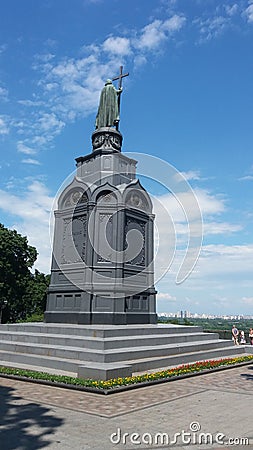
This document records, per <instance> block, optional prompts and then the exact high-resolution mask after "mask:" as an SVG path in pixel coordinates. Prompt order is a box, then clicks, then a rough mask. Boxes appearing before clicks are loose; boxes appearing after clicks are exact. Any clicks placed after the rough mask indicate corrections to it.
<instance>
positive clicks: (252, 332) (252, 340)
mask: <svg viewBox="0 0 253 450" xmlns="http://www.w3.org/2000/svg"><path fill="white" fill-rule="evenodd" d="M249 341H250V345H253V329H252V328H250V330H249Z"/></svg>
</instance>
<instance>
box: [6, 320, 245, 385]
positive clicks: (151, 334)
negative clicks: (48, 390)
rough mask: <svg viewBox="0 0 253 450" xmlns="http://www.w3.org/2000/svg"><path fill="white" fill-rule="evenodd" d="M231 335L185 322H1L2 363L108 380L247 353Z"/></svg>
mask: <svg viewBox="0 0 253 450" xmlns="http://www.w3.org/2000/svg"><path fill="white" fill-rule="evenodd" d="M244 351H245V350H243V349H242V347H237V348H236V347H235V346H234V345H233V342H232V341H230V340H221V339H218V335H217V334H216V333H203V331H202V329H201V327H187V326H180V325H178V326H177V325H160V324H159V325H139V326H138V325H126V326H113V325H112V326H111V325H108V326H107V325H96V326H95V325H87V326H84V325H81V326H80V325H65V324H64V325H63V324H43V323H38V324H8V325H0V365H7V366H12V367H16V366H17V367H24V368H26V367H29V368H30V369H34V370H36V367H37V368H39V369H37V370H40V371H41V368H43V369H44V371H48V370H54V371H59V373H62V372H68V373H72V374H73V375H74V376H76V374H78V376H81V377H84V378H100V379H108V377H115V376H129V375H131V374H132V373H133V372H140V371H143V370H151V369H156V368H160V367H165V366H171V365H180V364H184V363H187V362H192V361H198V360H204V359H210V358H215V357H225V356H229V355H230V356H232V355H234V354H237V353H238V354H241V353H243V352H244Z"/></svg>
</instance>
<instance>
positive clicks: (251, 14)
mask: <svg viewBox="0 0 253 450" xmlns="http://www.w3.org/2000/svg"><path fill="white" fill-rule="evenodd" d="M250 3H251V2H250ZM243 15H244V16H245V17H246V19H247V21H248V22H249V23H252V22H253V4H252V3H251V4H250V5H249V6H248V8H246V9H245V11H244V13H243Z"/></svg>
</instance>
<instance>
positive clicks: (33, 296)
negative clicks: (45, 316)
mask: <svg viewBox="0 0 253 450" xmlns="http://www.w3.org/2000/svg"><path fill="white" fill-rule="evenodd" d="M37 255H38V253H37V250H36V248H35V247H32V246H31V245H29V244H28V240H27V238H26V237H24V236H21V235H20V234H19V233H17V231H15V230H9V229H7V228H5V227H4V225H2V224H0V307H1V304H2V305H3V304H6V307H5V308H4V310H3V320H2V321H3V322H7V321H9V322H16V321H17V320H20V319H25V318H26V316H27V315H31V314H33V313H34V312H36V313H39V312H43V311H44V309H45V301H46V289H47V286H48V284H49V276H46V275H44V274H43V273H40V272H39V271H38V270H35V273H34V274H33V273H32V272H31V270H30V269H31V268H32V266H33V264H34V263H35V261H36V259H37Z"/></svg>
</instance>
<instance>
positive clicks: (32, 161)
mask: <svg viewBox="0 0 253 450" xmlns="http://www.w3.org/2000/svg"><path fill="white" fill-rule="evenodd" d="M21 162H22V163H23V164H33V165H36V166H39V165H40V164H41V163H40V162H39V161H38V160H37V159H32V158H26V159H22V161H21Z"/></svg>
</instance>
